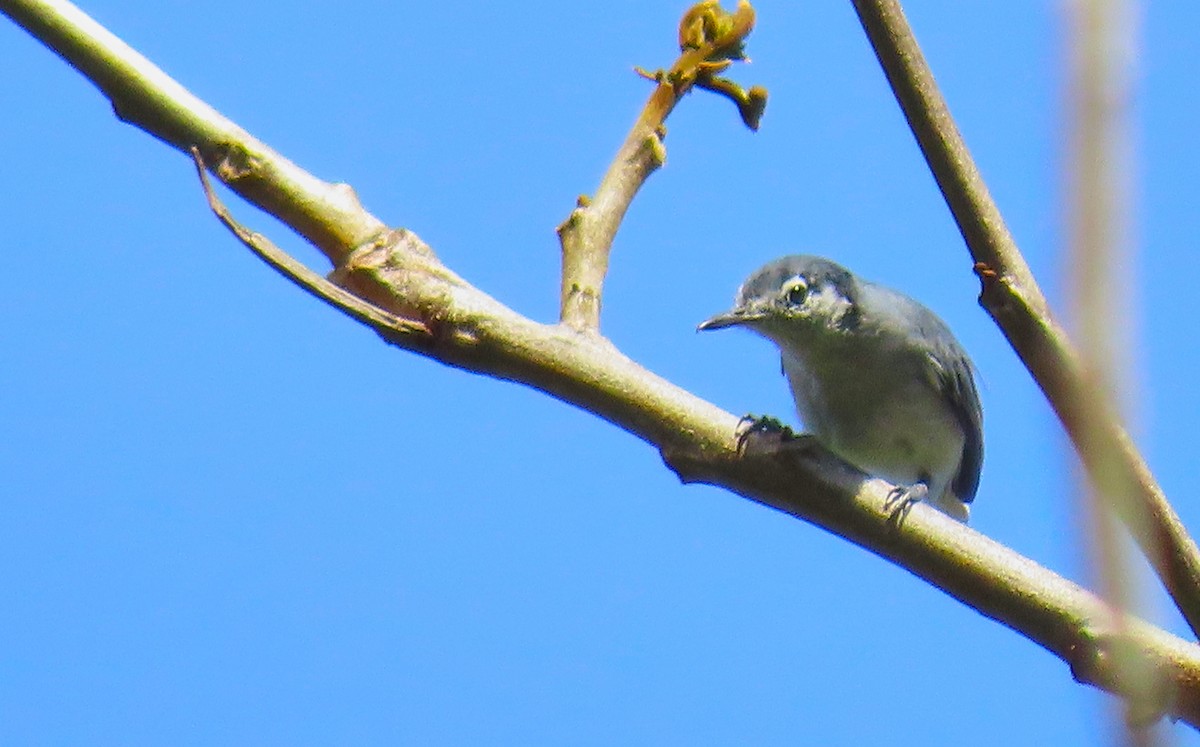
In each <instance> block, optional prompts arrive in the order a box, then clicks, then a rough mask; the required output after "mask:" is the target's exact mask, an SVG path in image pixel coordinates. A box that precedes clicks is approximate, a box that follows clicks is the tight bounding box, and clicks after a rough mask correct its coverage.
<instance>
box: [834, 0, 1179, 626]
mask: <svg viewBox="0 0 1200 747" xmlns="http://www.w3.org/2000/svg"><path fill="white" fill-rule="evenodd" d="M854 7H855V9H856V10H857V11H858V16H859V19H860V20H861V21H862V25H863V28H864V29H865V30H866V32H867V36H868V37H869V38H870V40H871V45H872V46H873V47H874V48H875V54H876V56H877V57H878V58H879V62H880V64H881V65H882V66H883V70H884V72H885V73H886V74H887V78H888V82H889V83H890V84H891V86H892V90H893V91H894V92H895V94H896V99H897V100H898V101H899V102H900V106H901V108H902V109H903V110H904V115H905V117H906V118H907V119H908V123H909V126H910V127H911V128H912V131H913V134H914V135H915V136H916V138H917V142H918V143H919V144H920V146H921V151H922V152H923V153H924V154H925V160H926V161H927V162H928V163H929V168H930V169H931V170H932V171H933V175H934V177H935V178H936V179H937V182H938V186H939V187H940V188H941V190H942V195H943V196H944V197H945V198H946V203H947V204H948V205H949V206H950V211H951V212H952V213H953V214H954V219H955V220H956V221H957V222H958V227H959V230H960V231H961V232H962V235H963V238H964V239H965V240H966V242H967V247H968V248H969V249H970V251H971V256H972V257H974V259H975V262H976V272H977V273H978V274H979V277H980V279H981V280H982V282H983V292H982V294H981V295H980V303H981V304H982V305H983V307H984V308H985V309H986V310H987V311H988V313H989V314H991V316H992V318H993V319H994V320H995V321H996V323H997V324H998V325H999V326H1000V329H1001V330H1002V331H1003V332H1004V335H1005V337H1007V338H1008V341H1009V343H1010V344H1011V345H1012V347H1013V349H1014V350H1015V351H1016V352H1017V355H1019V356H1020V358H1021V360H1022V361H1023V362H1024V364H1025V366H1026V368H1028V369H1029V371H1030V373H1032V374H1033V377H1034V379H1035V380H1036V381H1037V383H1038V386H1040V387H1041V389H1042V391H1043V392H1044V393H1045V395H1046V397H1047V399H1049V400H1050V404H1051V405H1052V406H1053V407H1054V411H1055V412H1056V413H1057V414H1058V417H1059V419H1060V420H1061V421H1062V423H1063V426H1064V427H1065V428H1066V430H1067V433H1068V434H1069V435H1070V437H1071V440H1072V441H1073V442H1074V444H1075V448H1076V450H1077V451H1078V452H1079V455H1080V458H1081V459H1082V460H1083V464H1084V466H1085V468H1086V469H1087V471H1088V474H1089V475H1090V476H1091V478H1092V480H1093V482H1094V483H1095V484H1097V485H1098V486H1100V487H1101V488H1103V489H1105V494H1106V496H1107V497H1108V498H1109V499H1110V500H1112V501H1113V502H1114V508H1116V510H1117V512H1118V514H1119V515H1120V516H1121V518H1122V520H1123V521H1124V523H1125V525H1126V526H1127V527H1128V528H1129V531H1130V533H1131V534H1132V535H1133V537H1134V538H1135V539H1136V540H1137V542H1138V545H1139V546H1140V547H1141V549H1142V552H1143V553H1144V554H1145V556H1146V558H1147V559H1148V560H1149V561H1150V563H1151V565H1152V566H1153V567H1154V569H1155V571H1156V572H1157V573H1158V575H1159V577H1160V578H1161V579H1162V582H1163V585H1164V586H1165V587H1166V589H1167V591H1168V593H1170V595H1171V598H1172V599H1173V600H1174V601H1175V604H1176V606H1177V607H1178V608H1179V611H1180V612H1181V613H1182V614H1183V617H1184V618H1185V619H1186V620H1187V622H1188V625H1189V626H1190V627H1191V629H1192V631H1193V632H1195V633H1197V634H1200V550H1198V549H1197V547H1196V543H1195V542H1193V541H1192V538H1191V537H1190V536H1189V535H1188V533H1187V530H1186V529H1185V528H1184V526H1183V523H1182V522H1181V521H1180V520H1179V516H1178V515H1177V514H1176V513H1175V511H1174V509H1172V508H1171V505H1170V504H1169V503H1168V502H1167V499H1166V496H1164V495H1163V492H1162V489H1161V488H1160V487H1159V486H1158V483H1157V481H1155V479H1154V476H1153V475H1152V474H1151V472H1150V469H1149V467H1147V466H1146V462H1145V460H1144V459H1143V458H1142V456H1141V454H1140V453H1139V452H1138V450H1137V447H1136V446H1134V444H1133V442H1132V440H1131V439H1130V438H1129V435H1128V433H1127V432H1126V431H1125V428H1124V426H1123V425H1122V423H1121V419H1120V417H1119V416H1118V414H1117V413H1116V411H1115V409H1114V408H1113V407H1112V405H1111V400H1110V394H1109V392H1107V391H1106V390H1105V389H1104V388H1103V387H1102V386H1101V385H1100V383H1099V382H1098V381H1097V380H1096V379H1095V378H1094V377H1093V375H1092V374H1091V373H1090V372H1089V371H1087V370H1086V368H1085V366H1084V365H1083V363H1082V360H1081V359H1080V356H1079V352H1078V351H1077V350H1076V349H1075V347H1074V346H1073V345H1072V343H1071V341H1070V339H1069V338H1068V337H1067V334H1066V331H1065V330H1064V329H1063V328H1062V326H1061V325H1059V324H1058V322H1057V321H1055V319H1054V317H1053V315H1052V314H1051V313H1050V307H1049V304H1047V302H1046V299H1045V297H1044V296H1043V295H1042V292H1041V290H1040V289H1039V288H1038V285H1037V282H1036V281H1035V280H1034V278H1033V273H1032V272H1031V271H1030V269H1029V266H1028V265H1027V264H1026V263H1025V260H1024V258H1023V257H1022V256H1021V253H1020V251H1019V250H1018V249H1017V245H1016V242H1014V241H1013V238H1012V236H1011V235H1010V234H1009V232H1008V228H1007V227H1006V226H1005V225H1004V219H1003V218H1002V217H1001V215H1000V209H999V208H998V207H997V206H996V203H995V201H993V200H992V197H991V195H990V194H989V193H988V189H987V186H986V185H985V184H984V183H983V178H982V177H981V176H980V174H979V169H978V168H977V167H976V165H975V162H974V160H972V158H971V154H970V152H969V151H968V150H967V146H966V143H965V142H964V141H963V138H962V135H961V134H960V133H959V131H958V128H957V127H956V126H955V125H954V120H953V119H952V118H951V117H950V110H949V108H948V107H947V106H946V102H945V99H943V98H942V95H941V92H940V91H939V90H938V87H937V83H936V82H935V81H934V79H933V73H932V72H931V71H930V69H929V66H928V64H926V62H925V57H924V55H922V54H921V49H920V47H919V46H918V45H917V41H916V38H915V37H914V36H913V33H912V29H911V28H909V25H908V21H907V20H906V19H905V17H904V12H903V11H902V10H901V8H900V4H899V2H898V1H897V0H854Z"/></svg>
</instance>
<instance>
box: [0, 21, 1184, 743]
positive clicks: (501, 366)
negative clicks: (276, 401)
mask: <svg viewBox="0 0 1200 747" xmlns="http://www.w3.org/2000/svg"><path fill="white" fill-rule="evenodd" d="M0 12H4V13H5V14H7V15H9V16H10V17H12V18H14V20H17V21H18V23H21V25H23V26H25V28H27V29H29V31H30V33H32V34H33V35H34V36H35V37H37V38H38V39H40V40H42V41H43V42H44V43H46V44H47V45H48V46H50V47H51V48H52V49H54V50H55V51H57V52H58V53H59V54H60V55H61V56H63V58H64V59H66V60H67V61H68V62H69V63H70V64H72V65H74V66H75V67H76V68H78V69H79V70H81V71H83V72H84V74H85V75H88V76H94V79H96V78H98V79H100V80H103V81H105V83H102V84H101V83H98V85H100V86H101V90H103V91H105V92H106V93H107V94H108V95H110V96H111V97H113V99H114V107H115V108H116V109H117V111H118V112H129V111H130V110H131V107H133V108H136V109H137V110H138V118H137V124H138V126H140V127H142V128H144V129H147V130H148V131H149V132H151V133H152V134H154V135H155V136H156V137H159V138H161V139H163V140H164V141H165V142H167V143H169V144H172V145H174V146H175V147H176V148H178V149H180V150H183V151H184V152H188V151H189V150H190V148H191V147H192V146H193V145H196V146H197V147H198V148H199V151H200V152H201V153H202V154H203V153H206V152H209V151H206V148H207V149H212V151H211V152H217V153H219V154H222V155H221V158H220V161H219V162H218V164H217V165H216V168H214V172H215V173H216V175H217V176H218V177H220V178H222V179H223V180H226V181H227V183H228V182H229V181H232V182H233V184H234V186H235V188H237V187H245V186H246V185H251V184H252V185H255V189H253V190H247V191H248V192H249V195H250V196H252V197H253V196H258V197H259V198H260V199H259V201H258V202H256V204H258V205H259V206H260V207H263V208H264V209H266V210H268V211H269V212H272V214H274V215H275V216H276V217H278V218H280V219H281V220H282V221H284V222H285V223H286V224H287V225H289V226H291V227H292V228H293V229H294V230H296V231H297V232H298V233H300V234H301V235H304V236H306V237H308V238H310V240H312V241H313V242H314V243H316V244H317V245H318V246H319V247H320V248H321V249H323V250H324V251H325V253H326V255H327V256H328V257H329V258H330V259H331V260H332V261H333V262H334V263H335V267H336V269H335V271H334V272H333V274H332V276H331V279H332V280H333V281H334V282H336V283H337V284H338V285H340V286H341V287H343V288H345V289H346V290H348V291H350V292H351V293H352V294H353V296H354V297H355V298H357V299H359V300H361V301H363V302H365V304H366V309H367V310H368V311H369V309H370V308H377V309H379V310H381V313H380V314H378V315H376V314H371V313H366V312H364V313H354V311H353V309H352V308H347V306H345V305H342V304H337V305H338V307H339V308H342V309H343V310H345V311H347V312H349V313H352V314H353V315H354V316H355V318H358V319H359V320H360V321H364V322H366V323H368V324H372V325H373V326H374V327H375V328H376V329H377V330H379V331H380V332H381V333H382V334H384V335H385V336H387V337H388V339H389V341H390V342H393V343H394V344H396V345H398V346H400V347H403V348H406V349H409V350H412V351H414V352H417V353H420V354H422V355H426V356H429V357H432V358H435V359H437V360H440V361H443V362H445V363H448V364H451V365H454V366H458V367H461V368H464V369H467V370H470V371H475V372H478V373H482V374H486V375H489V376H494V377H498V378H502V379H507V380H511V381H514V382H518V383H521V384H524V385H527V386H530V387H533V388H536V389H539V390H541V391H544V392H546V393H547V394H550V395H552V396H554V397H557V398H559V399H561V400H563V401H565V402H569V403H571V404H574V405H576V406H579V407H581V408H583V409H586V410H588V411H590V412H593V413H595V414H596V415H598V416H600V417H602V418H604V419H606V420H608V421H610V422H612V423H614V424H615V425H617V426H618V427H621V428H623V429H625V430H627V431H628V432H630V433H632V434H634V435H636V436H637V437H639V438H641V439H642V440H644V441H646V442H647V443H649V444H651V445H653V446H654V447H655V448H657V449H658V450H659V451H660V453H661V454H662V456H663V459H664V461H665V462H666V463H667V465H668V466H669V467H670V468H671V469H673V470H674V471H675V472H676V473H677V474H678V475H679V477H680V478H681V479H682V480H683V481H685V482H704V483H709V484H713V485H718V486H722V487H725V488H728V489H729V490H731V491H733V492H736V493H738V494H739V495H742V496H745V497H746V498H749V499H751V500H754V501H757V502H759V503H761V504H763V505H766V506H770V507H772V508H775V509H778V510H780V511H783V512H786V513H788V514H790V515H792V516H795V517H797V518H801V519H804V520H806V521H809V522H812V523H814V524H817V525H819V526H821V527H823V528H825V529H826V530H828V531H830V532H833V533H835V534H838V535H839V536H842V537H844V538H846V539H848V540H850V541H851V542H854V543H855V544H857V545H859V546H861V547H863V548H865V549H867V550H869V551H871V552H873V553H875V554H877V555H879V556H880V557H883V558H886V559H888V560H890V561H891V562H894V563H896V564H898V565H900V566H901V567H903V568H905V569H907V570H909V571H910V572H912V573H913V574H915V575H917V576H919V577H921V578H923V579H925V580H926V581H928V582H929V583H931V584H933V585H935V586H937V587H938V588H940V589H942V590H944V591H945V592H947V593H948V594H950V595H952V596H954V597H955V598H957V599H959V600H960V601H962V602H963V603H964V604H967V605H969V606H971V607H972V608H974V609H976V610H978V611H979V612H980V613H982V614H983V615H985V616H986V617H989V618H992V619H994V620H997V621H999V622H1001V623H1002V624H1004V625H1006V626H1008V627H1010V628H1012V629H1013V630H1015V631H1017V632H1019V633H1021V634H1022V635H1025V636H1026V637H1028V638H1029V639H1030V640H1033V641H1034V642H1036V643H1037V644H1038V645H1040V646H1042V647H1044V648H1045V649H1046V650H1048V651H1050V652H1051V653H1053V654H1055V655H1056V656H1058V657H1060V658H1061V659H1063V661H1065V662H1066V663H1067V664H1068V665H1069V666H1070V668H1071V671H1072V674H1073V675H1074V676H1075V677H1076V679H1078V680H1079V681H1081V682H1086V683H1090V684H1093V685H1096V686H1098V687H1101V688H1104V689H1106V690H1109V691H1111V692H1114V693H1117V694H1119V695H1123V696H1127V697H1138V698H1142V699H1146V698H1147V697H1148V696H1147V695H1146V693H1145V692H1144V691H1140V690H1139V691H1135V689H1134V688H1131V687H1130V686H1129V685H1128V683H1127V682H1125V681H1124V680H1123V675H1122V672H1121V671H1120V670H1118V669H1117V668H1115V667H1114V666H1113V665H1112V661H1113V659H1114V657H1113V656H1112V653H1113V652H1114V651H1115V650H1118V649H1119V650H1121V651H1127V650H1132V651H1135V652H1137V654H1138V656H1139V658H1140V660H1141V661H1143V662H1145V663H1146V665H1147V666H1149V667H1151V668H1152V671H1153V672H1154V674H1155V678H1156V680H1157V681H1158V682H1160V683H1161V687H1160V688H1159V689H1158V691H1157V692H1156V693H1154V702H1151V703H1145V702H1143V703H1140V704H1139V705H1141V706H1142V707H1143V710H1146V711H1150V712H1153V713H1166V714H1169V715H1171V716H1172V717H1174V718H1179V719H1182V720H1184V721H1186V722H1188V723H1190V724H1192V725H1193V726H1197V725H1200V647H1197V646H1196V645H1194V644H1191V643H1189V642H1186V641H1183V640H1181V639H1179V638H1177V637H1175V636H1172V635H1170V634H1168V633H1166V632H1164V631H1162V630H1160V629H1158V628H1155V627H1153V626H1151V625H1149V624H1147V623H1144V622H1140V621H1137V620H1131V621H1129V623H1128V625H1127V627H1125V628H1123V629H1122V630H1121V631H1119V632H1114V631H1112V630H1110V629H1108V628H1106V627H1105V624H1104V623H1105V621H1106V620H1107V619H1108V615H1107V606H1106V605H1105V604H1104V603H1103V602H1102V601H1101V600H1100V599H1098V598H1097V597H1095V596H1094V595H1092V594H1091V593H1089V592H1088V591H1086V590H1084V589H1082V588H1080V587H1079V586H1077V585H1075V584H1073V583H1071V582H1070V581H1067V580H1066V579H1064V578H1062V577H1060V576H1058V575H1056V574H1054V573H1052V572H1050V571H1049V570H1047V569H1045V568H1042V567H1041V566H1039V565H1038V564H1036V563H1035V562H1033V561H1032V560H1029V559H1027V558H1025V557H1022V556H1021V555H1019V554H1017V553H1016V552H1014V551H1012V550H1009V549H1007V548H1005V547H1003V546H1001V545H999V544H998V543H996V542H994V541H992V540H990V539H988V538H986V537H984V536H982V535H980V534H979V533H977V532H975V531H974V530H972V529H970V528H969V527H966V526H963V525H961V524H959V523H958V522H956V521H953V520H951V519H949V518H947V517H945V516H943V515H942V514H940V513H939V512H938V511H936V510H935V509H932V508H929V507H927V506H924V505H916V506H914V507H913V508H912V510H911V511H910V512H909V513H908V514H907V515H906V516H905V517H904V518H903V521H901V522H897V521H895V514H894V510H893V507H892V506H891V504H890V496H891V492H892V486H890V485H888V484H887V483H885V482H883V481H881V480H874V479H869V478H867V477H866V476H864V475H862V474H861V473H859V472H857V471H855V470H853V469H852V468H850V467H849V466H847V465H845V464H844V463H842V462H839V461H838V460H836V459H835V458H833V457H832V456H831V455H829V454H828V453H827V452H825V451H824V450H822V449H821V448H820V447H819V446H816V445H814V444H813V443H812V442H811V441H798V442H797V441H783V440H780V439H779V438H778V437H776V436H773V435H772V434H769V433H767V434H764V433H759V432H750V433H745V432H742V431H741V430H740V423H741V421H740V420H739V419H738V418H737V417H735V416H733V415H731V414H730V413H727V412H724V411H723V410H721V409H719V408H717V407H715V406H713V405H711V404H709V403H708V402H705V401H704V400H701V399H699V398H697V397H695V396H694V395H692V394H690V393H688V392H686V391H684V390H682V389H680V388H678V387H676V386H674V385H673V384H671V383H670V382H668V381H665V380H663V379H662V378H660V377H658V376H656V375H655V374H653V373H651V372H650V371H647V370H646V369H644V368H642V367H641V366H639V365H637V364H636V363H635V362H633V361H632V360H630V359H629V358H627V357H625V356H624V355H622V354H621V353H620V351H618V350H617V349H616V348H615V347H614V346H613V345H612V344H611V343H610V342H609V341H607V340H605V339H604V338H602V337H600V336H599V335H595V334H579V333H578V331H576V330H575V329H572V328H571V327H569V326H567V325H542V324H538V323H536V322H533V321H531V320H529V319H527V318H525V317H523V316H521V315H519V314H517V313H516V312H514V311H512V310H510V309H508V308H507V307H505V306H503V305H502V304H500V303H499V302H497V301H495V300H494V299H492V298H491V297H489V296H488V295H486V294H485V293H483V292H482V291H480V290H478V289H476V288H474V287H472V286H471V285H469V284H468V283H466V282H465V281H463V280H462V279H461V278H459V277H458V276H457V275H456V274H454V273H453V272H452V271H451V270H449V269H448V268H446V267H445V266H444V265H442V264H441V263H440V262H439V261H438V259H437V257H436V256H435V255H434V253H433V252H432V251H431V250H430V249H429V247H428V246H426V245H425V244H424V243H423V242H422V241H421V240H420V239H419V238H418V237H417V236H416V235H415V234H414V233H412V232H410V231H407V230H404V229H396V230H391V231H389V230H387V229H385V228H383V223H382V222H381V221H379V219H377V218H375V217H374V216H372V215H370V214H369V213H367V212H366V211H365V210H364V209H363V208H362V207H361V206H360V205H359V204H358V203H357V201H355V200H351V199H349V198H348V197H347V195H349V192H348V191H347V190H345V189H339V188H338V187H334V186H332V185H329V184H327V183H325V182H322V181H321V180H319V179H316V178H315V177H312V176H311V175H309V174H307V173H305V172H303V171H302V170H300V169H299V168H298V167H296V166H295V165H293V164H290V163H288V162H286V161H285V160H284V159H282V157H280V156H279V155H278V154H276V153H274V152H273V151H271V150H270V149H268V148H267V147H266V146H264V145H263V144H261V143H259V142H258V141H256V140H253V139H251V138H250V137H249V136H248V135H245V133H243V131H242V130H240V128H237V127H236V126H235V125H233V124H232V123H229V122H228V121H227V120H225V119H224V118H222V117H221V116H220V115H219V114H217V113H216V112H215V111H213V110H212V109H211V108H209V107H207V106H205V105H203V104H202V102H199V101H198V100H196V99H195V98H194V97H192V96H191V94H189V93H187V92H186V91H185V90H184V89H183V88H182V87H180V86H179V85H178V84H177V83H175V82H173V81H171V80H170V79H169V78H167V77H166V76H165V75H164V74H163V73H162V72H161V71H158V70H157V69H155V68H153V66H152V65H150V64H149V63H148V62H146V61H145V60H144V59H142V58H140V57H137V56H136V54H135V53H133V52H132V51H131V50H129V49H128V48H127V47H125V46H124V45H123V44H121V43H120V42H119V41H117V40H116V39H115V37H112V36H111V35H110V34H108V33H107V32H105V31H103V29H100V28H99V26H97V25H96V24H95V23H94V22H92V21H91V20H90V19H86V17H84V16H83V15H82V14H81V13H79V11H77V10H75V9H74V8H72V7H70V6H69V5H67V4H66V3H64V2H61V1H60V0H55V1H54V2H48V1H46V0H41V1H39V0H0ZM130 102H135V103H136V107H134V105H133V104H131V103H130ZM192 138H195V139H199V140H201V141H202V142H199V143H197V142H189V139H192ZM230 153H253V154H254V157H253V158H249V159H245V160H244V161H238V163H236V164H233V165H232V166H231V165H230V164H229V161H228V154H230ZM206 160H207V159H206ZM234 166H239V167H240V168H234ZM231 169H232V170H231ZM263 195H267V196H269V197H270V198H269V199H268V198H266V197H262V196H263ZM214 209H217V206H216V205H214ZM218 214H220V211H218ZM223 221H226V225H227V226H229V227H230V228H231V229H232V230H234V231H235V233H237V234H238V235H239V238H241V239H242V240H243V241H245V242H246V243H248V244H250V245H252V246H253V242H252V241H250V239H251V238H253V237H248V236H247V235H244V234H243V233H242V232H239V231H238V229H237V227H236V224H233V222H232V219H231V218H229V217H228V215H227V214H226V215H225V216H224V217H223ZM314 226H320V227H321V228H320V229H319V230H318V229H315V228H314ZM243 230H244V229H243ZM255 250H256V251H259V252H260V253H261V246H259V247H255ZM271 264H272V266H275V267H277V269H281V270H282V271H285V272H287V271H288V270H287V267H286V263H280V262H272V263H271ZM289 276H290V277H292V279H293V280H297V279H300V281H301V282H302V284H304V282H305V281H304V279H305V278H306V277H307V276H305V275H304V274H303V273H292V274H291V275H289ZM308 282H311V278H308ZM334 295H336V294H334ZM326 300H332V299H326ZM334 302H335V303H336V301H334ZM349 306H351V307H353V306H355V304H353V303H351V304H349ZM360 311H362V309H360ZM395 320H398V323H399V324H400V326H401V327H403V328H404V329H406V330H408V331H409V332H410V334H401V335H394V334H391V333H392V332H394V331H395V330H394V324H393V322H394V321H395Z"/></svg>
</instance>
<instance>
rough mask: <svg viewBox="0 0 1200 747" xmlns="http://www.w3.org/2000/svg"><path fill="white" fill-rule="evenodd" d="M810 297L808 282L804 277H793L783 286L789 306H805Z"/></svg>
mask: <svg viewBox="0 0 1200 747" xmlns="http://www.w3.org/2000/svg"><path fill="white" fill-rule="evenodd" d="M806 298H808V283H806V282H804V278H792V279H791V280H789V281H788V282H787V283H785V284H784V286H783V300H784V301H786V302H787V304H788V306H803V305H804V300H805V299H806Z"/></svg>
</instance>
